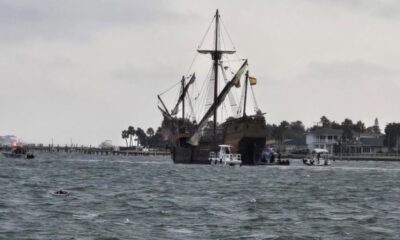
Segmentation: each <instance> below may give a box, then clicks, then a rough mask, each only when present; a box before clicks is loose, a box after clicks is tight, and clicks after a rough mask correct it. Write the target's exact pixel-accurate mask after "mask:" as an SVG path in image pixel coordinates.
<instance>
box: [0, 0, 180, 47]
mask: <svg viewBox="0 0 400 240" xmlns="http://www.w3.org/2000/svg"><path fill="white" fill-rule="evenodd" d="M169 6H170V3H169V1H168V0H155V1H140V0H132V1H131V0H116V1H108V0H87V1H77V0H72V1H63V2H62V3H61V2H59V1H52V0H43V1H40V2H36V1H20V0H16V1H7V0H1V1H0V26H1V29H0V39H2V40H3V41H4V40H8V41H16V40H27V39H30V38H44V39H65V38H67V39H70V38H76V39H77V40H79V41H82V40H83V39H85V38H90V36H91V34H93V33H96V32H98V31H102V30H104V29H107V28H112V27H115V26H116V25H119V26H138V25H140V26H143V25H150V26H151V25H153V24H156V23H158V22H160V21H162V22H164V23H166V22H174V21H178V20H181V19H182V18H183V16H182V15H180V14H178V13H176V12H174V11H173V10H172V9H170V10H169Z"/></svg>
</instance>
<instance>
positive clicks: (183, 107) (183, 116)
mask: <svg viewBox="0 0 400 240" xmlns="http://www.w3.org/2000/svg"><path fill="white" fill-rule="evenodd" d="M182 94H185V76H183V77H182ZM182 120H183V121H185V97H183V99H182Z"/></svg>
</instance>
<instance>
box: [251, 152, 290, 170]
mask: <svg viewBox="0 0 400 240" xmlns="http://www.w3.org/2000/svg"><path fill="white" fill-rule="evenodd" d="M258 165H268V166H269V165H283V166H288V165H290V161H289V160H288V159H286V160H284V159H281V154H280V152H279V151H278V152H277V153H276V152H275V151H274V150H273V149H272V148H269V147H266V148H264V150H263V152H262V153H261V161H260V162H259V163H258Z"/></svg>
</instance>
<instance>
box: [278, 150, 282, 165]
mask: <svg viewBox="0 0 400 240" xmlns="http://www.w3.org/2000/svg"><path fill="white" fill-rule="evenodd" d="M281 157H282V155H281V151H279V150H278V163H279V164H280V163H281Z"/></svg>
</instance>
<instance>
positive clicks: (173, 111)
mask: <svg viewBox="0 0 400 240" xmlns="http://www.w3.org/2000/svg"><path fill="white" fill-rule="evenodd" d="M195 79H196V75H195V74H194V73H193V74H192V76H191V78H190V80H189V82H188V83H187V84H186V86H185V87H184V88H183V89H182V92H181V95H180V96H179V99H178V102H177V103H176V105H175V107H174V109H173V110H172V112H171V115H176V114H177V113H178V109H179V104H181V103H182V101H183V100H184V99H185V97H186V93H187V91H188V89H189V86H190V85H191V84H193V83H194V81H195Z"/></svg>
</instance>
